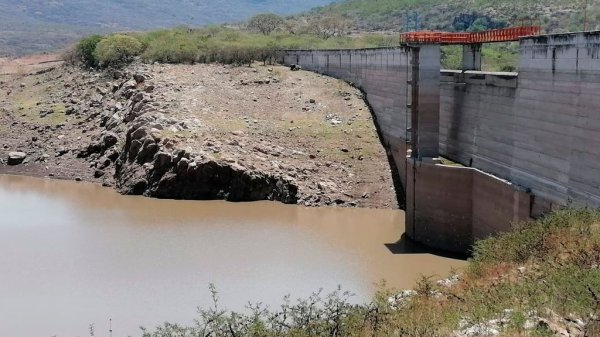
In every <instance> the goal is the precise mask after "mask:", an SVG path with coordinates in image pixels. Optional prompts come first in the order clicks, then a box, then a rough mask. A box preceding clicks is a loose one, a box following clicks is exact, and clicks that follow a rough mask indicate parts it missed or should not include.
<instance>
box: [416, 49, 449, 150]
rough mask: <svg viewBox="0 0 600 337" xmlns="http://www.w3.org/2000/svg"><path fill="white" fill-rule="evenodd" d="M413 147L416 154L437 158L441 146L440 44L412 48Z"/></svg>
mask: <svg viewBox="0 0 600 337" xmlns="http://www.w3.org/2000/svg"><path fill="white" fill-rule="evenodd" d="M412 55H413V57H412V79H411V80H410V83H409V84H410V86H411V92H412V95H411V99H412V101H411V103H410V105H409V106H410V109H411V111H410V112H411V121H412V128H411V147H412V157H414V158H419V159H422V158H437V157H438V156H439V149H440V141H439V136H440V57H441V55H440V46H439V45H419V46H414V47H413V49H412Z"/></svg>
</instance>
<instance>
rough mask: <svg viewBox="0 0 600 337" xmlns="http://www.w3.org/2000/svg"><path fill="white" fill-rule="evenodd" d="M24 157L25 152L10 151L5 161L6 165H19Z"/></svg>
mask: <svg viewBox="0 0 600 337" xmlns="http://www.w3.org/2000/svg"><path fill="white" fill-rule="evenodd" d="M26 157H27V154H26V153H25V152H10V153H9V154H8V161H7V162H6V163H7V164H8V165H19V164H21V163H23V161H24V160H25V158H26Z"/></svg>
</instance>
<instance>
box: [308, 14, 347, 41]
mask: <svg viewBox="0 0 600 337" xmlns="http://www.w3.org/2000/svg"><path fill="white" fill-rule="evenodd" d="M351 26H352V22H351V21H350V20H349V19H347V18H345V17H342V16H325V17H322V18H319V19H316V20H313V21H312V22H311V27H312V30H313V32H314V33H315V34H316V35H318V36H320V37H321V38H322V39H324V40H327V39H329V38H331V37H334V36H344V35H346V34H348V31H349V30H350V27H351Z"/></svg>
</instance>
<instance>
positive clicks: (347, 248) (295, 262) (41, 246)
mask: <svg viewBox="0 0 600 337" xmlns="http://www.w3.org/2000/svg"><path fill="white" fill-rule="evenodd" d="M403 232H404V212H402V211H399V210H373V209H347V208H304V207H299V206H292V205H283V204H279V203H274V202H256V203H227V202H222V201H173V200H156V199H149V198H144V197H131V196H121V195H119V194H118V193H116V192H115V191H113V190H112V189H108V188H103V187H100V186H96V185H93V184H87V183H76V182H65V181H53V180H43V179H36V178H27V177H15V176H2V175H0V336H20V337H30V336H31V337H34V336H58V337H60V336H73V337H76V336H89V326H90V324H94V326H95V332H96V333H95V335H96V336H108V328H109V323H108V322H109V319H112V326H113V330H114V332H113V336H139V335H141V332H140V330H139V326H145V327H148V328H152V327H154V326H156V325H159V324H162V323H163V322H165V321H169V322H175V323H182V324H191V323H193V320H194V318H195V317H196V312H197V311H196V308H197V307H198V306H201V307H208V306H209V305H210V292H209V290H208V287H209V284H211V283H212V284H214V285H215V286H216V288H217V290H218V291H219V297H220V301H221V305H223V306H225V307H226V308H228V309H231V310H244V306H245V305H246V304H247V303H248V301H250V302H263V303H265V304H268V305H271V306H276V305H278V304H279V303H281V301H282V298H283V297H284V296H285V295H287V294H290V295H291V297H292V299H295V298H299V297H303V298H304V297H308V296H309V295H310V294H311V293H312V292H314V291H316V290H319V289H320V288H323V289H324V290H323V291H324V293H327V292H330V291H333V290H335V288H336V287H337V286H338V285H341V286H342V288H343V289H344V290H349V291H351V292H353V293H355V294H356V296H354V297H353V301H356V302H361V301H368V300H369V299H370V297H371V296H372V295H373V293H374V292H375V291H376V289H377V287H376V284H377V283H379V282H380V281H381V280H385V281H386V282H387V285H388V286H389V287H393V288H397V289H405V288H411V287H412V286H414V284H415V281H416V280H418V278H419V277H420V275H427V276H429V275H435V276H437V277H438V278H444V277H446V276H447V275H448V273H449V272H450V270H451V269H452V268H460V267H461V266H464V265H465V262H464V261H461V260H456V259H450V258H446V257H442V256H438V255H433V254H431V253H429V252H427V250H424V249H423V248H421V247H417V246H415V245H414V244H412V243H410V242H408V241H407V240H406V239H403V235H402V234H403Z"/></svg>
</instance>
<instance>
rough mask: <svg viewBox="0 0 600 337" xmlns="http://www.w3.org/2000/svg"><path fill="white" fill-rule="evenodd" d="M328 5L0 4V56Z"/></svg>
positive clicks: (198, 1) (170, 0) (199, 0)
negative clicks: (96, 36)
mask: <svg viewBox="0 0 600 337" xmlns="http://www.w3.org/2000/svg"><path fill="white" fill-rule="evenodd" d="M329 2H330V1H329V0H212V1H207V0H164V1H156V0H130V1H119V0H106V1H91V0H60V1H41V0H16V1H8V0H0V57H2V56H13V55H22V54H28V53H34V52H40V51H48V50H52V49H54V48H56V47H61V46H64V45H66V44H68V43H70V42H72V41H74V40H75V39H76V38H78V37H81V36H83V35H86V34H90V33H105V32H110V31H124V30H144V29H150V28H161V27H173V26H180V25H190V26H201V25H207V24H220V23H225V22H237V21H241V20H245V19H247V18H248V17H250V16H251V15H253V14H256V13H261V12H274V13H279V14H293V13H298V12H301V11H304V10H308V9H310V8H312V7H314V6H319V5H323V4H327V3H329Z"/></svg>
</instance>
